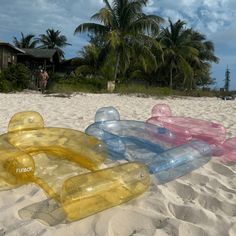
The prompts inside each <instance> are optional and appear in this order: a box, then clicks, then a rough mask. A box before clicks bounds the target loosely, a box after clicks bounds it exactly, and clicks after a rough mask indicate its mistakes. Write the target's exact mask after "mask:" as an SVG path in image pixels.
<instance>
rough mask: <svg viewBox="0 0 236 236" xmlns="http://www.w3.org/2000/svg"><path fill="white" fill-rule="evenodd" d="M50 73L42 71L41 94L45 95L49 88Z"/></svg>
mask: <svg viewBox="0 0 236 236" xmlns="http://www.w3.org/2000/svg"><path fill="white" fill-rule="evenodd" d="M48 79H49V76H48V73H47V71H46V70H44V71H41V73H40V87H41V92H42V93H44V91H45V89H46V87H47V83H48Z"/></svg>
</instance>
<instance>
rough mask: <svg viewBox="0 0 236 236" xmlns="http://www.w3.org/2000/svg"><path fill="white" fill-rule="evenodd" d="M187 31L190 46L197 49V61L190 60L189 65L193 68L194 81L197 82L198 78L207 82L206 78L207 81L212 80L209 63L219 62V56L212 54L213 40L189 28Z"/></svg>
mask: <svg viewBox="0 0 236 236" xmlns="http://www.w3.org/2000/svg"><path fill="white" fill-rule="evenodd" d="M188 32H189V37H190V41H191V42H192V46H193V47H194V48H196V49H197V50H198V58H199V61H198V63H195V62H194V61H191V60H190V64H191V67H192V68H193V70H194V78H193V81H194V83H195V84H196V83H198V80H200V81H205V82H207V81H206V79H207V78H208V80H209V82H210V81H213V80H212V79H211V77H210V68H211V64H210V63H212V62H214V63H218V62H219V58H218V57H216V56H215V54H214V44H213V42H211V41H209V40H206V36H205V35H203V34H201V33H200V32H198V31H195V30H193V29H189V30H188Z"/></svg>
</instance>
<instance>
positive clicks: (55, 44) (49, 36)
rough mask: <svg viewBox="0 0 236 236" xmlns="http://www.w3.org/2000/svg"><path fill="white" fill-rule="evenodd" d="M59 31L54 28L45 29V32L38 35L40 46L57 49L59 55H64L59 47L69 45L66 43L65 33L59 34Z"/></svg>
mask: <svg viewBox="0 0 236 236" xmlns="http://www.w3.org/2000/svg"><path fill="white" fill-rule="evenodd" d="M60 34H61V31H59V30H56V31H55V30H54V29H47V30H46V34H40V35H39V37H40V38H39V41H40V42H41V43H42V45H41V46H40V48H48V49H57V50H58V52H59V54H60V56H61V57H64V52H63V51H62V49H61V48H64V47H65V46H67V45H71V44H70V43H67V38H66V36H65V35H60Z"/></svg>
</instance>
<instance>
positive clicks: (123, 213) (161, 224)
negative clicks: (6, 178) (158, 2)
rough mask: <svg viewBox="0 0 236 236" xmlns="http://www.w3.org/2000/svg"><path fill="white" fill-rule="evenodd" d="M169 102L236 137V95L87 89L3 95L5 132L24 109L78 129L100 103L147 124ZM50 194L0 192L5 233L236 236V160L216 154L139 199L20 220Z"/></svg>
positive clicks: (0, 127) (30, 189) (0, 111)
mask: <svg viewBox="0 0 236 236" xmlns="http://www.w3.org/2000/svg"><path fill="white" fill-rule="evenodd" d="M157 103H166V104H168V105H170V107H171V109H172V111H173V115H179V116H189V117H195V118H201V119H206V120H211V121H216V122H219V123H221V124H223V125H224V126H225V127H226V129H227V136H228V137H234V136H236V122H235V121H236V119H235V117H236V100H235V101H222V100H217V99H216V98H175V99H171V98H166V99H156V98H139V97H128V96H119V95H115V94H111V95H109V94H104V95H94V94H81V95H75V96H71V98H62V97H55V96H46V95H42V94H37V93H36V94H30V93H28V94H27V93H19V94H0V133H5V132H6V129H7V125H8V122H9V119H10V118H11V116H12V115H13V114H14V113H16V112H19V111H25V110H33V111H38V112H39V113H41V114H42V116H43V117H44V120H45V123H46V126H53V127H65V128H67V127H68V128H73V129H77V130H80V131H84V129H85V128H86V127H87V126H88V125H89V124H91V123H93V120H94V115H95V112H96V110H97V109H98V108H100V107H102V106H115V107H116V108H117V109H118V110H119V111H120V114H121V118H122V119H133V120H140V121H145V120H146V119H147V118H149V117H150V111H151V108H152V107H153V105H155V104H157ZM43 199H46V196H45V194H44V192H43V191H42V190H41V189H40V188H38V187H37V186H34V185H26V186H22V187H20V188H17V189H13V190H9V191H1V192H0V235H25V236H26V235H30V236H33V235H35V236H36V235H37V236H39V235H45V236H46V235H48V236H49V235H68V236H69V235H76V236H95V235H96V236H131V235H132V236H134V235H136V236H141V235H142V236H148V235H155V236H166V235H179V236H203V235H204V236H208V235H209V236H217V235H219V236H235V235H236V165H226V164H223V163H221V162H220V161H218V160H216V159H213V160H211V161H210V162H209V163H208V164H207V165H205V166H204V167H202V168H200V169H198V170H196V171H194V172H192V173H190V174H188V175H186V176H183V177H181V178H179V179H177V180H175V181H172V182H170V183H167V184H165V185H158V186H156V185H155V184H154V183H152V184H151V187H150V189H149V191H148V192H146V193H145V194H143V195H141V196H140V197H139V198H137V199H135V200H133V201H130V202H128V203H126V204H123V205H120V206H118V207H115V208H112V209H108V210H106V211H103V212H101V213H98V214H96V215H93V216H90V217H87V218H85V219H83V220H80V221H77V222H73V223H70V224H60V225H57V226H54V227H49V226H45V225H43V224H41V223H40V222H38V221H36V220H22V219H21V218H20V217H19V215H18V210H19V209H21V208H23V207H25V206H27V205H29V204H31V203H34V202H38V201H42V200H43Z"/></svg>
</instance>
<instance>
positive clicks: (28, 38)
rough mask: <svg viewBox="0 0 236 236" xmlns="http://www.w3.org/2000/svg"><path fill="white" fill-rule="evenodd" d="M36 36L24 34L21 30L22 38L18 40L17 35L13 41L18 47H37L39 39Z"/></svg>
mask: <svg viewBox="0 0 236 236" xmlns="http://www.w3.org/2000/svg"><path fill="white" fill-rule="evenodd" d="M34 37H35V35H33V34H27V35H24V34H23V33H22V32H21V39H19V40H18V39H17V38H16V37H13V43H14V45H15V46H16V47H18V48H35V47H36V45H37V44H38V43H39V40H37V39H35V38H34Z"/></svg>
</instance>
